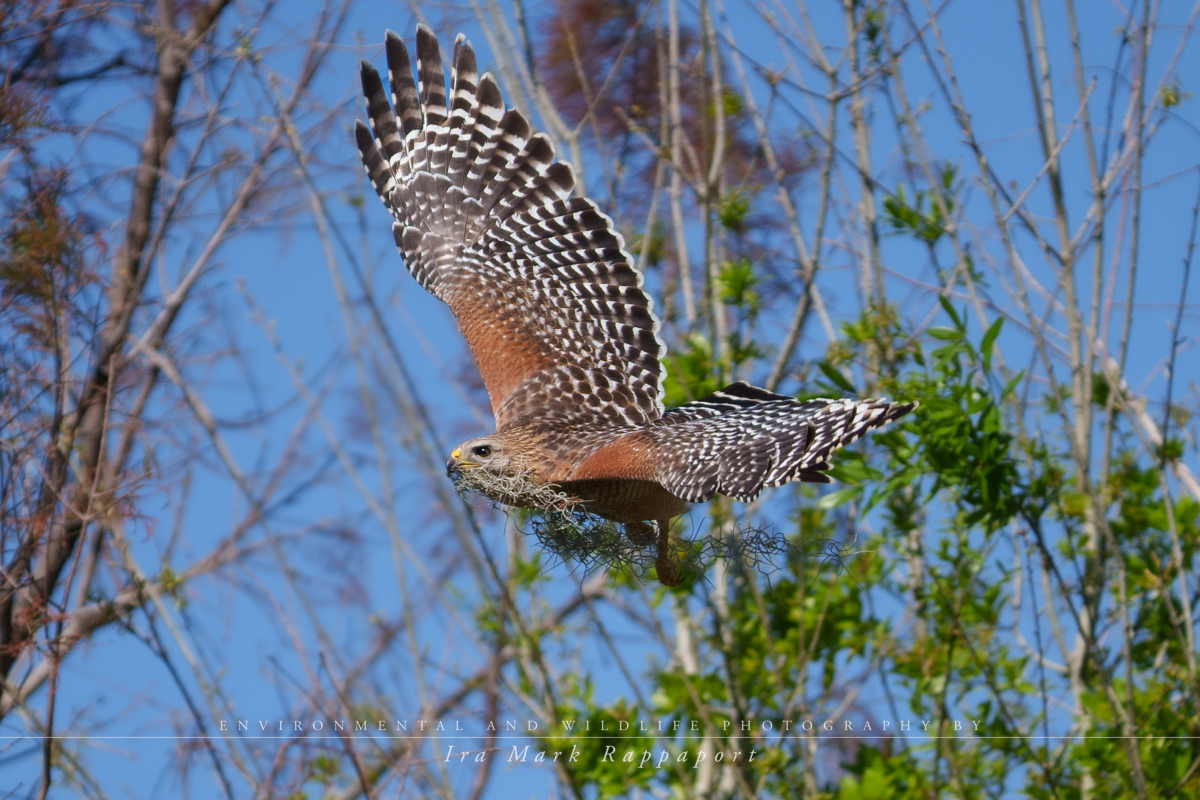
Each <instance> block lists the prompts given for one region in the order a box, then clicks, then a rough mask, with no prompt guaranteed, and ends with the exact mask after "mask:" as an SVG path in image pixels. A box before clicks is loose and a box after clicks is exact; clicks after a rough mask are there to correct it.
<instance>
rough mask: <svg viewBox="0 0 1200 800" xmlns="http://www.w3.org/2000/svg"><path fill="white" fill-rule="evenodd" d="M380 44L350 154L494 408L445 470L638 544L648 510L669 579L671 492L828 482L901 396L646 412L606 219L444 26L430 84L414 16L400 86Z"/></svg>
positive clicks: (623, 279) (683, 494)
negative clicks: (510, 480)
mask: <svg viewBox="0 0 1200 800" xmlns="http://www.w3.org/2000/svg"><path fill="white" fill-rule="evenodd" d="M386 53H387V62H388V79H389V82H390V84H391V93H392V103H391V104H389V103H388V98H387V95H386V94H385V92H384V87H383V83H382V81H381V80H380V77H379V74H378V73H377V72H376V71H375V69H374V67H372V66H371V64H370V63H368V62H366V61H364V62H363V63H362V85H363V94H364V96H365V98H366V103H367V115H368V116H369V117H370V120H371V128H368V127H367V126H366V125H364V124H362V123H361V122H359V123H357V125H356V127H355V135H356V138H357V141H358V148H359V151H360V153H361V155H362V161H363V165H364V167H365V168H366V171H367V175H368V176H369V177H370V180H371V182H372V184H373V185H374V186H375V190H376V191H377V192H378V193H379V196H380V198H381V199H382V200H383V203H384V205H386V206H387V208H388V210H389V211H390V212H391V214H392V216H393V217H394V218H395V221H394V222H393V224H392V232H393V234H394V236H395V239H396V246H397V247H398V248H399V249H400V254H401V256H403V258H404V263H405V265H407V267H408V270H409V272H411V273H412V275H413V277H414V278H416V279H417V281H418V282H419V283H420V284H421V285H422V286H423V287H425V288H426V289H428V290H429V291H430V292H432V293H433V294H434V295H435V296H436V297H437V298H438V299H440V300H442V301H443V302H445V303H446V304H447V305H449V306H450V310H451V311H452V312H453V313H454V317H455V319H456V320H457V321H458V327H459V330H461V331H462V333H463V336H464V337H466V340H467V344H468V346H469V347H470V349H471V353H472V354H473V355H474V356H475V360H476V362H477V363H478V365H479V371H480V373H481V374H482V376H483V381H484V384H485V385H486V387H487V391H488V396H489V397H490V399H491V403H492V410H493V412H494V413H495V416H496V432H495V433H494V434H491V435H490V436H483V437H480V438H478V439H471V440H469V441H467V442H464V443H463V444H461V445H459V446H458V447H456V448H455V449H454V451H453V452H452V453H451V454H450V459H449V461H448V462H447V470H448V471H451V472H454V471H459V472H461V471H463V470H476V469H477V470H485V471H487V472H488V473H495V474H496V475H498V476H514V477H515V476H526V477H527V478H529V479H530V480H531V481H533V482H534V483H535V484H537V485H554V486H557V487H559V488H560V489H561V490H562V491H563V492H564V493H566V494H568V495H570V496H572V497H575V498H578V499H579V500H581V501H583V502H584V503H585V508H586V510H588V511H590V512H592V513H594V514H596V515H599V516H601V517H604V518H606V519H610V520H613V521H616V522H619V523H624V524H625V525H626V531H627V533H629V534H630V535H631V536H634V537H635V538H639V539H640V538H643V537H645V536H647V534H649V533H650V529H649V527H648V526H647V525H646V522H647V521H653V522H655V523H656V524H657V526H658V531H657V546H658V554H657V559H656V562H655V565H656V571H657V573H658V578H659V580H660V581H662V582H663V583H664V584H667V585H676V584H678V583H679V582H680V576H679V573H678V569H677V568H676V565H675V564H674V563H673V560H672V558H671V557H670V555H669V550H670V547H669V534H668V531H669V523H670V520H671V518H672V517H674V516H676V515H678V514H681V513H683V512H684V511H685V510H686V509H687V507H688V505H689V504H691V503H700V502H704V501H706V500H709V499H711V498H712V497H713V495H714V494H717V493H721V494H724V495H727V496H729V497H732V498H734V499H736V500H741V501H749V500H752V499H754V498H755V497H757V496H758V495H759V493H760V492H761V491H762V490H763V489H764V488H767V487H773V486H781V485H783V484H785V483H788V482H789V481H812V482H817V483H829V482H830V479H829V478H828V477H827V476H825V475H824V474H823V473H822V470H826V469H829V461H828V459H829V457H830V454H831V453H832V452H833V451H834V450H836V449H837V448H839V447H842V446H843V445H846V444H848V443H850V442H852V441H854V440H855V439H857V438H859V437H860V436H862V435H863V434H864V433H866V432H867V431H868V430H870V429H872V428H876V427H878V426H880V425H884V424H886V423H888V422H890V421H891V420H894V419H896V418H897V417H899V416H901V415H903V414H906V413H908V412H909V411H910V410H911V409H912V408H913V405H914V404H912V403H903V404H892V403H888V402H885V401H882V400H861V401H856V400H809V401H806V402H799V401H797V400H795V399H793V398H790V397H785V396H783V395H778V394H774V393H772V392H768V391H766V390H765V389H757V388H755V387H753V386H750V385H748V384H745V383H741V382H738V383H735V384H733V385H731V386H727V387H725V388H724V389H722V390H721V391H719V392H715V393H713V394H711V395H709V396H708V397H705V398H704V399H702V400H697V401H694V402H691V403H687V404H686V405H683V406H680V407H679V408H673V409H671V410H669V411H664V409H663V380H664V377H665V374H666V370H665V369H664V368H663V365H662V363H661V360H660V359H661V358H662V356H663V355H664V353H665V349H666V348H665V346H664V344H663V342H662V339H661V338H660V337H659V335H658V332H659V321H658V319H657V317H656V316H655V314H654V304H653V301H652V300H651V298H650V295H649V294H648V293H647V292H646V291H645V289H644V288H643V285H642V276H641V274H640V273H639V272H638V271H637V270H636V269H634V268H633V266H632V265H631V263H630V262H631V258H630V256H629V254H628V253H627V252H626V251H625V249H624V242H623V240H622V238H621V235H620V234H619V233H617V232H616V231H614V230H613V225H612V220H610V219H609V218H608V217H607V216H606V215H605V214H603V213H601V212H600V210H599V209H598V208H597V207H596V205H595V203H593V202H592V201H591V200H588V199H587V198H585V197H572V196H571V193H572V190H573V189H574V186H575V179H574V174H573V172H572V170H571V167H570V165H568V164H566V163H564V162H561V161H559V162H556V161H555V160H554V148H553V147H552V146H551V144H550V140H549V139H548V138H546V136H545V135H544V134H540V133H534V132H533V131H532V130H531V129H530V127H529V123H528V122H526V120H525V118H524V117H523V116H522V115H521V113H520V112H519V111H517V110H515V109H505V107H504V102H503V100H502V99H501V96H500V90H499V87H497V85H496V82H495V81H494V80H493V79H492V77H491V76H490V75H486V74H485V75H483V76H479V75H477V73H476V65H475V53H474V51H473V50H472V49H471V46H470V44H468V43H467V42H466V41H465V39H464V38H463V36H462V35H461V34H460V35H459V36H458V38H457V39H456V40H455V43H454V57H453V64H452V69H451V77H450V90H449V94H447V91H446V84H445V76H444V73H443V69H442V57H441V53H440V50H439V48H438V42H437V39H436V37H435V36H434V35H433V32H432V31H431V30H430V29H429V28H427V27H425V26H423V25H421V26H418V27H417V81H414V80H413V74H412V67H411V64H410V62H409V57H408V51H407V50H406V48H405V46H404V43H403V41H402V40H401V39H400V37H399V36H397V35H396V34H395V33H393V32H391V31H388V33H387V37H386ZM392 104H394V105H395V111H394V112H393V110H392ZM495 499H499V500H501V501H503V502H509V503H510V504H513V503H516V504H519V503H520V502H521V499H520V498H513V497H503V498H501V497H496V498H495Z"/></svg>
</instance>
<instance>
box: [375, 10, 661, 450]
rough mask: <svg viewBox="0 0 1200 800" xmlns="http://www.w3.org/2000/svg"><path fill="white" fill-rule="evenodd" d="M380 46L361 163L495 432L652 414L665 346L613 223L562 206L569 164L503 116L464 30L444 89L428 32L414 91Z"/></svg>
mask: <svg viewBox="0 0 1200 800" xmlns="http://www.w3.org/2000/svg"><path fill="white" fill-rule="evenodd" d="M385 49H386V53H387V62H388V79H389V83H390V84H391V92H392V103H393V104H394V105H395V111H394V112H393V110H392V104H389V103H388V98H387V95H386V93H385V90H384V87H383V82H382V81H381V80H380V77H379V74H378V73H377V72H376V71H375V69H374V67H372V66H371V65H370V64H369V63H367V62H365V61H364V62H363V64H362V84H363V94H364V96H365V98H366V103H367V116H368V117H369V118H370V120H371V127H370V128H368V127H367V126H366V125H364V124H363V123H361V122H359V123H357V125H356V128H355V134H356V139H357V142H358V148H359V152H360V153H361V155H362V161H363V166H364V167H365V168H366V170H367V175H368V176H369V177H370V179H371V182H372V184H373V185H374V186H375V191H376V192H378V193H379V197H380V198H381V199H382V200H383V202H384V205H386V206H387V208H388V210H389V211H390V212H391V213H392V216H393V217H394V218H395V222H394V223H393V225H392V231H393V234H394V236H395V239H396V246H397V247H398V248H399V249H400V254H401V255H402V256H403V258H404V263H405V265H406V266H407V267H408V270H409V272H411V273H412V275H413V277H415V278H416V279H417V281H419V282H420V284H421V285H422V286H424V287H425V288H426V289H428V290H429V291H430V292H432V293H433V294H434V295H435V296H436V297H438V298H439V299H441V300H442V301H443V302H445V303H446V304H447V305H449V306H450V309H451V311H453V313H454V316H455V318H456V319H457V320H458V327H459V330H461V331H462V333H463V336H464V337H466V340H467V344H468V346H469V347H470V348H471V353H472V354H473V355H474V356H475V361H476V362H477V363H478V365H479V371H480V373H481V374H482V375H483V381H484V384H485V385H486V386H487V390H488V395H489V397H490V398H491V402H492V410H493V411H494V412H495V415H496V427H497V428H498V429H500V430H503V429H504V428H506V427H512V426H515V425H519V424H521V423H522V422H524V421H528V420H533V419H538V420H545V421H547V422H596V421H606V422H608V423H610V424H614V425H642V424H645V423H648V422H651V421H653V420H656V419H659V418H660V417H661V416H662V414H663V405H662V395H663V379H664V377H665V369H664V368H663V366H662V365H661V364H660V362H659V358H660V356H661V355H662V354H663V352H664V351H665V347H664V345H663V343H662V340H661V339H660V338H659V336H658V330H659V322H658V319H657V318H656V317H655V315H654V309H653V301H652V300H651V298H650V296H649V295H648V294H647V293H646V292H645V291H644V290H643V288H642V276H641V274H640V273H639V272H638V271H637V270H636V269H634V268H633V266H632V265H631V263H630V261H631V260H630V256H629V254H628V253H627V252H626V251H625V249H624V243H623V241H622V239H621V236H620V234H618V233H617V232H616V231H614V230H613V225H612V220H610V219H609V218H608V217H607V216H606V215H604V214H603V213H601V212H600V211H599V209H597V208H596V205H595V204H594V203H593V202H592V201H590V200H588V199H586V198H583V197H572V196H571V192H572V190H573V189H574V186H575V178H574V173H573V172H572V170H571V167H570V165H568V164H566V163H564V162H556V161H555V160H554V148H553V147H552V145H551V143H550V140H549V139H548V138H547V137H546V136H545V135H544V134H535V133H533V131H532V130H531V129H530V126H529V123H528V122H526V120H525V118H524V117H523V116H522V115H521V113H520V112H519V111H517V110H515V109H508V110H505V108H504V102H503V100H502V99H501V96H500V90H499V88H498V87H497V85H496V82H495V81H494V80H493V79H492V78H491V76H490V75H486V74H485V75H483V76H478V75H477V74H476V62H475V53H474V51H473V50H472V49H471V46H470V44H468V43H467V42H466V41H465V40H464V39H463V37H462V36H461V35H460V36H459V37H458V39H457V40H456V41H455V43H454V57H453V64H452V70H451V78H450V90H449V94H447V90H446V84H445V76H444V73H443V70H442V58H441V53H440V51H439V48H438V43H437V39H436V37H435V36H434V35H433V32H432V31H431V30H430V29H429V28H427V27H425V26H423V25H421V26H418V27H417V81H414V80H413V74H412V68H411V64H410V61H409V57H408V51H407V50H406V48H405V46H404V43H403V41H402V40H401V39H400V37H399V36H397V35H396V34H395V33H392V32H391V31H388V33H387V37H386V47H385Z"/></svg>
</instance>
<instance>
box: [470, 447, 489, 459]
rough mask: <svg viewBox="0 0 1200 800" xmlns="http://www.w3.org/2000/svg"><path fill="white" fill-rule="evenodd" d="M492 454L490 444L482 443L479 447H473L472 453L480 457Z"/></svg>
mask: <svg viewBox="0 0 1200 800" xmlns="http://www.w3.org/2000/svg"><path fill="white" fill-rule="evenodd" d="M491 454H492V448H491V446H490V445H486V444H481V445H479V446H478V447H472V448H471V455H473V456H478V457H479V458H487V457H488V456H490V455H491Z"/></svg>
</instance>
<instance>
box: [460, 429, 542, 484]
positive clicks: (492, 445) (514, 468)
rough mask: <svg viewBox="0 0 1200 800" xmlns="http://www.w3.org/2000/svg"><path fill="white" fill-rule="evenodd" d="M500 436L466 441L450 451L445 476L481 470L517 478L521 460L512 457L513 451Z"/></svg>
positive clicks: (494, 435) (495, 435)
mask: <svg viewBox="0 0 1200 800" xmlns="http://www.w3.org/2000/svg"><path fill="white" fill-rule="evenodd" d="M508 444H509V443H508V442H506V441H505V440H504V437H503V436H502V435H500V434H492V435H491V436H481V437H479V438H478V439H468V440H467V441H465V442H463V443H462V444H460V445H459V446H458V447H456V448H454V449H453V450H451V451H450V457H449V458H448V459H446V474H448V475H451V476H453V475H455V474H456V473H457V474H460V475H461V474H464V473H466V472H469V471H474V470H481V471H484V472H488V473H491V474H493V475H508V476H513V477H515V476H517V475H519V474H520V473H521V469H520V467H521V463H522V462H523V459H520V458H516V457H514V456H515V455H516V454H515V453H514V452H513V449H512V448H510V447H508V446H507V445H508Z"/></svg>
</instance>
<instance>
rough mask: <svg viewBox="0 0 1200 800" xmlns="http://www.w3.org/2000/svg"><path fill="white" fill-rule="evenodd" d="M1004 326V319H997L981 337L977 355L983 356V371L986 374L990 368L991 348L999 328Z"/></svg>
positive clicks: (998, 333)
mask: <svg viewBox="0 0 1200 800" xmlns="http://www.w3.org/2000/svg"><path fill="white" fill-rule="evenodd" d="M1003 325H1004V317H997V318H996V321H995V322H993V323H992V325H991V327H990V328H988V329H987V333H985V334H984V335H983V341H982V342H980V343H979V354H980V355H982V356H983V371H984V372H988V371H990V370H991V368H992V347H994V346H995V344H996V337H997V336H999V335H1000V328H1001V327H1002V326H1003Z"/></svg>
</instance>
